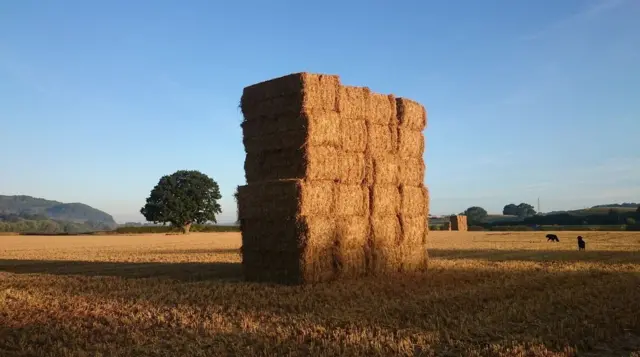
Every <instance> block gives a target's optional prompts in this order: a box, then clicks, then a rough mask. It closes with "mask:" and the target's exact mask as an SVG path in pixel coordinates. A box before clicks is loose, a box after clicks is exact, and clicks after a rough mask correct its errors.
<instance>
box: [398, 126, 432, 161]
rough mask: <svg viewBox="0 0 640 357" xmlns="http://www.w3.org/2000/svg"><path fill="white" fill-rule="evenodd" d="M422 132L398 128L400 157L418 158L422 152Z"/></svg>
mask: <svg viewBox="0 0 640 357" xmlns="http://www.w3.org/2000/svg"><path fill="white" fill-rule="evenodd" d="M424 144H425V139H424V134H422V132H420V131H417V130H411V129H404V128H400V129H398V154H399V155H400V157H402V158H407V157H413V158H420V157H422V155H423V154H424Z"/></svg>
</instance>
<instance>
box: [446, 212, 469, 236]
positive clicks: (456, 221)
mask: <svg viewBox="0 0 640 357" xmlns="http://www.w3.org/2000/svg"><path fill="white" fill-rule="evenodd" d="M449 222H450V223H451V230H452V231H462V232H466V231H468V230H469V226H468V223H467V216H464V215H457V216H456V215H453V216H450V217H449Z"/></svg>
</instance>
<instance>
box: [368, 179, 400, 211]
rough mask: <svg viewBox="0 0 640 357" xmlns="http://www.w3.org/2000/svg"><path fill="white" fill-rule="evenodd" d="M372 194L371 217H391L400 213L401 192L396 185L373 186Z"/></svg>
mask: <svg viewBox="0 0 640 357" xmlns="http://www.w3.org/2000/svg"><path fill="white" fill-rule="evenodd" d="M370 194H371V215H372V216H389V215H393V216H395V215H397V214H399V213H400V190H399V189H398V186H396V185H373V186H371V190H370Z"/></svg>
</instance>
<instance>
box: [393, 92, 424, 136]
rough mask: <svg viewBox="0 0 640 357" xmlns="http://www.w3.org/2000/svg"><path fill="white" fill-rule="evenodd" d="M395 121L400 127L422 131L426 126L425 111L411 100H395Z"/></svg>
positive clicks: (420, 105)
mask: <svg viewBox="0 0 640 357" xmlns="http://www.w3.org/2000/svg"><path fill="white" fill-rule="evenodd" d="M396 111H397V120H398V124H399V125H400V127H402V128H405V129H411V130H417V131H422V130H424V129H425V128H426V126H427V110H426V109H425V107H424V106H423V105H422V104H420V103H418V102H416V101H414V100H411V99H407V98H396Z"/></svg>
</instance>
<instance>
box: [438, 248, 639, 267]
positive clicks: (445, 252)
mask: <svg viewBox="0 0 640 357" xmlns="http://www.w3.org/2000/svg"><path fill="white" fill-rule="evenodd" d="M429 256H430V257H431V258H438V259H451V260H455V259H477V260H488V261H534V262H545V261H549V262H551V261H560V262H600V263H603V264H640V254H638V252H637V251H614V250H588V251H577V250H575V251H572V250H533V249H532V250H504V249H435V248H433V249H429Z"/></svg>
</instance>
